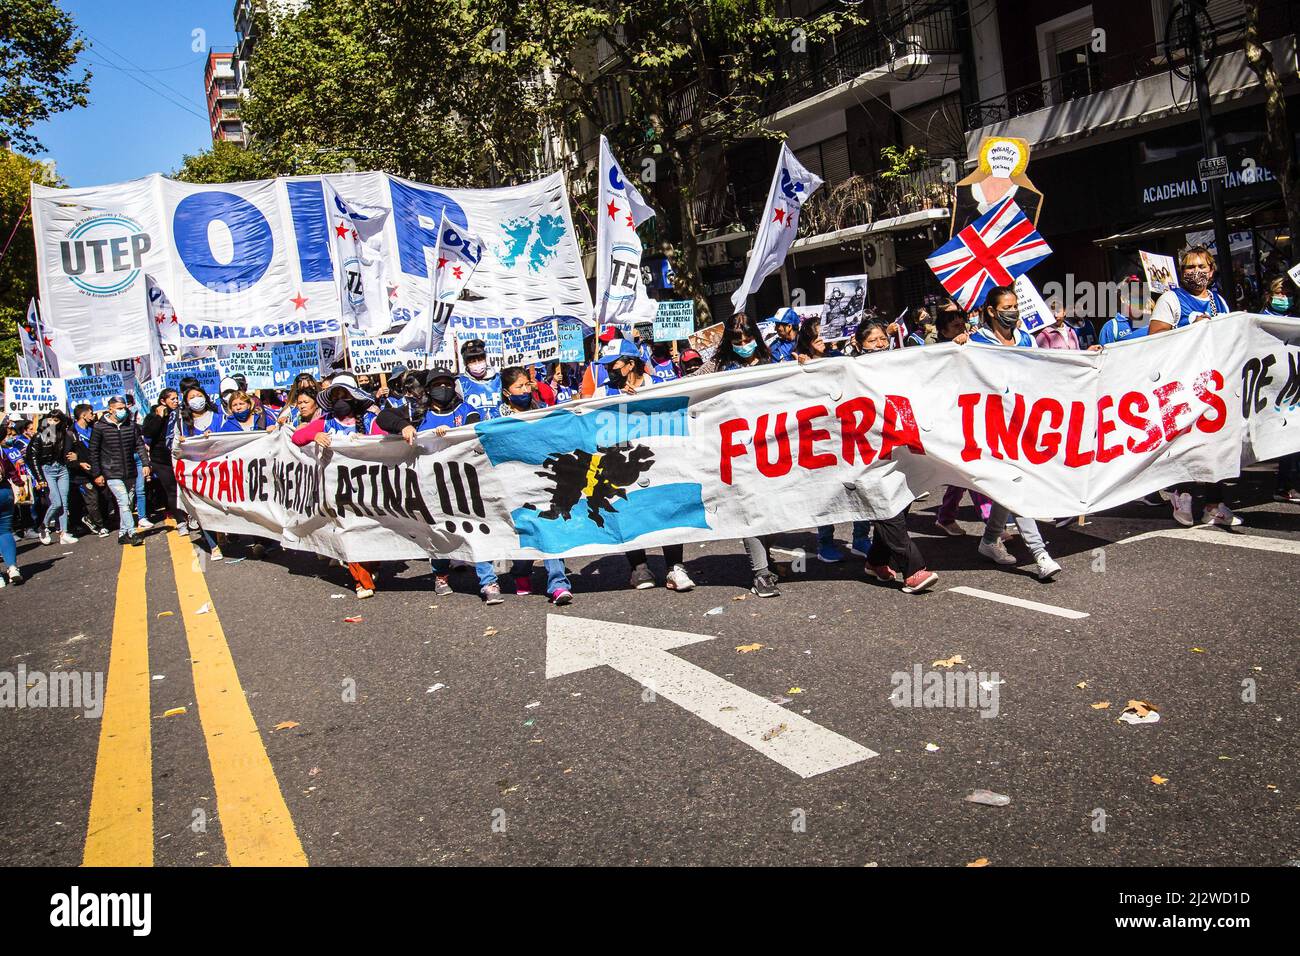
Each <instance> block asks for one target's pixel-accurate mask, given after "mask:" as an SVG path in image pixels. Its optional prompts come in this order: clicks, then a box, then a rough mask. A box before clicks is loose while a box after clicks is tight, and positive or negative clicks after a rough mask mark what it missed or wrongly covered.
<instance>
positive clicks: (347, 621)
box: [343, 617, 365, 624]
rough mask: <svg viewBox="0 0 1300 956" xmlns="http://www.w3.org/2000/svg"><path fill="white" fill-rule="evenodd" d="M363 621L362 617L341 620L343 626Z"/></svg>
mask: <svg viewBox="0 0 1300 956" xmlns="http://www.w3.org/2000/svg"><path fill="white" fill-rule="evenodd" d="M364 620H365V618H364V617H345V618H344V619H343V623H344V624H360V623H361V622H362V621H364Z"/></svg>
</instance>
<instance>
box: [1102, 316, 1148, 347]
mask: <svg viewBox="0 0 1300 956" xmlns="http://www.w3.org/2000/svg"><path fill="white" fill-rule="evenodd" d="M1146 334H1147V328H1146V326H1145V325H1143V326H1139V327H1138V328H1134V327H1133V322H1132V321H1131V320H1130V319H1129V318H1128V316H1125V315H1116V316H1115V318H1113V319H1111V320H1110V321H1109V322H1107V323H1106V324H1105V325H1103V326H1102V327H1101V344H1102V345H1111V344H1112V343H1114V342H1123V341H1124V340H1125V339H1138V338H1141V337H1143V336H1144V335H1146Z"/></svg>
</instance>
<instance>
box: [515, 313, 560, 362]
mask: <svg viewBox="0 0 1300 956" xmlns="http://www.w3.org/2000/svg"><path fill="white" fill-rule="evenodd" d="M501 349H502V357H501V361H502V363H503V364H504V365H505V366H506V367H509V366H511V365H533V364H536V363H538V362H553V361H555V358H556V356H558V355H559V353H560V333H559V329H558V326H557V323H556V321H555V320H554V319H552V320H551V321H549V322H534V323H533V324H532V325H525V326H523V327H522V328H513V329H502V330H501Z"/></svg>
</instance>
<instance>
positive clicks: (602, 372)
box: [578, 325, 623, 398]
mask: <svg viewBox="0 0 1300 956" xmlns="http://www.w3.org/2000/svg"><path fill="white" fill-rule="evenodd" d="M622 337H623V334H622V333H621V332H619V330H618V329H617V328H615V327H614V326H612V325H607V326H605V327H604V328H603V329H601V330H600V334H599V335H597V336H596V345H595V348H596V354H595V356H594V358H593V360H592V361H591V362H589V363H588V364H587V367H586V369H585V370H584V371H583V373H582V383H581V385H580V386H579V387H578V392H579V394H580V395H581V396H582V397H583V398H591V397H592V396H594V395H603V394H605V393H604V392H603V391H600V389H602V388H603V387H604V385H605V381H606V378H607V372H608V369H607V368H606V367H605V366H604V365H601V364H600V355H601V350H602V349H603V348H604V347H605V346H606V345H608V344H609V343H610V342H615V341H617V340H619V339H621V338H622Z"/></svg>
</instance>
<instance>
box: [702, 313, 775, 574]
mask: <svg viewBox="0 0 1300 956" xmlns="http://www.w3.org/2000/svg"><path fill="white" fill-rule="evenodd" d="M771 361H772V353H771V351H770V350H769V349H768V347H767V344H766V343H765V342H764V341H763V335H762V333H761V332H760V331H759V328H758V325H757V324H756V323H755V322H754V320H753V319H752V318H751V317H749V316H748V315H746V314H745V313H744V312H740V313H737V314H736V315H734V316H732V317H731V319H729V320H728V321H727V323H726V326H725V327H724V328H723V332H722V341H721V342H719V343H718V348H717V351H715V352H714V353H713V357H712V358H710V359H709V360H708V361H707V362H704V363H703V364H702V365H701V366H700V367H699V368H698V369H696V370H695V371H694V372H692V373H691V374H692V375H710V374H712V373H714V372H729V371H731V370H733V369H738V368H755V367H757V366H759V365H766V364H768V363H769V362H771ZM743 540H744V544H745V552H746V554H748V555H749V567H750V570H751V571H752V572H753V575H754V582H753V584H752V585H751V586H750V591H752V592H753V593H754V594H756V595H758V596H759V597H763V598H769V597H780V596H781V592H780V591H779V590H777V587H776V572H774V571H773V570H772V566H771V556H770V554H769V551H770V538H769V537H768V536H767V535H763V536H758V535H751V536H750V537H748V538H745V539H743Z"/></svg>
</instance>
